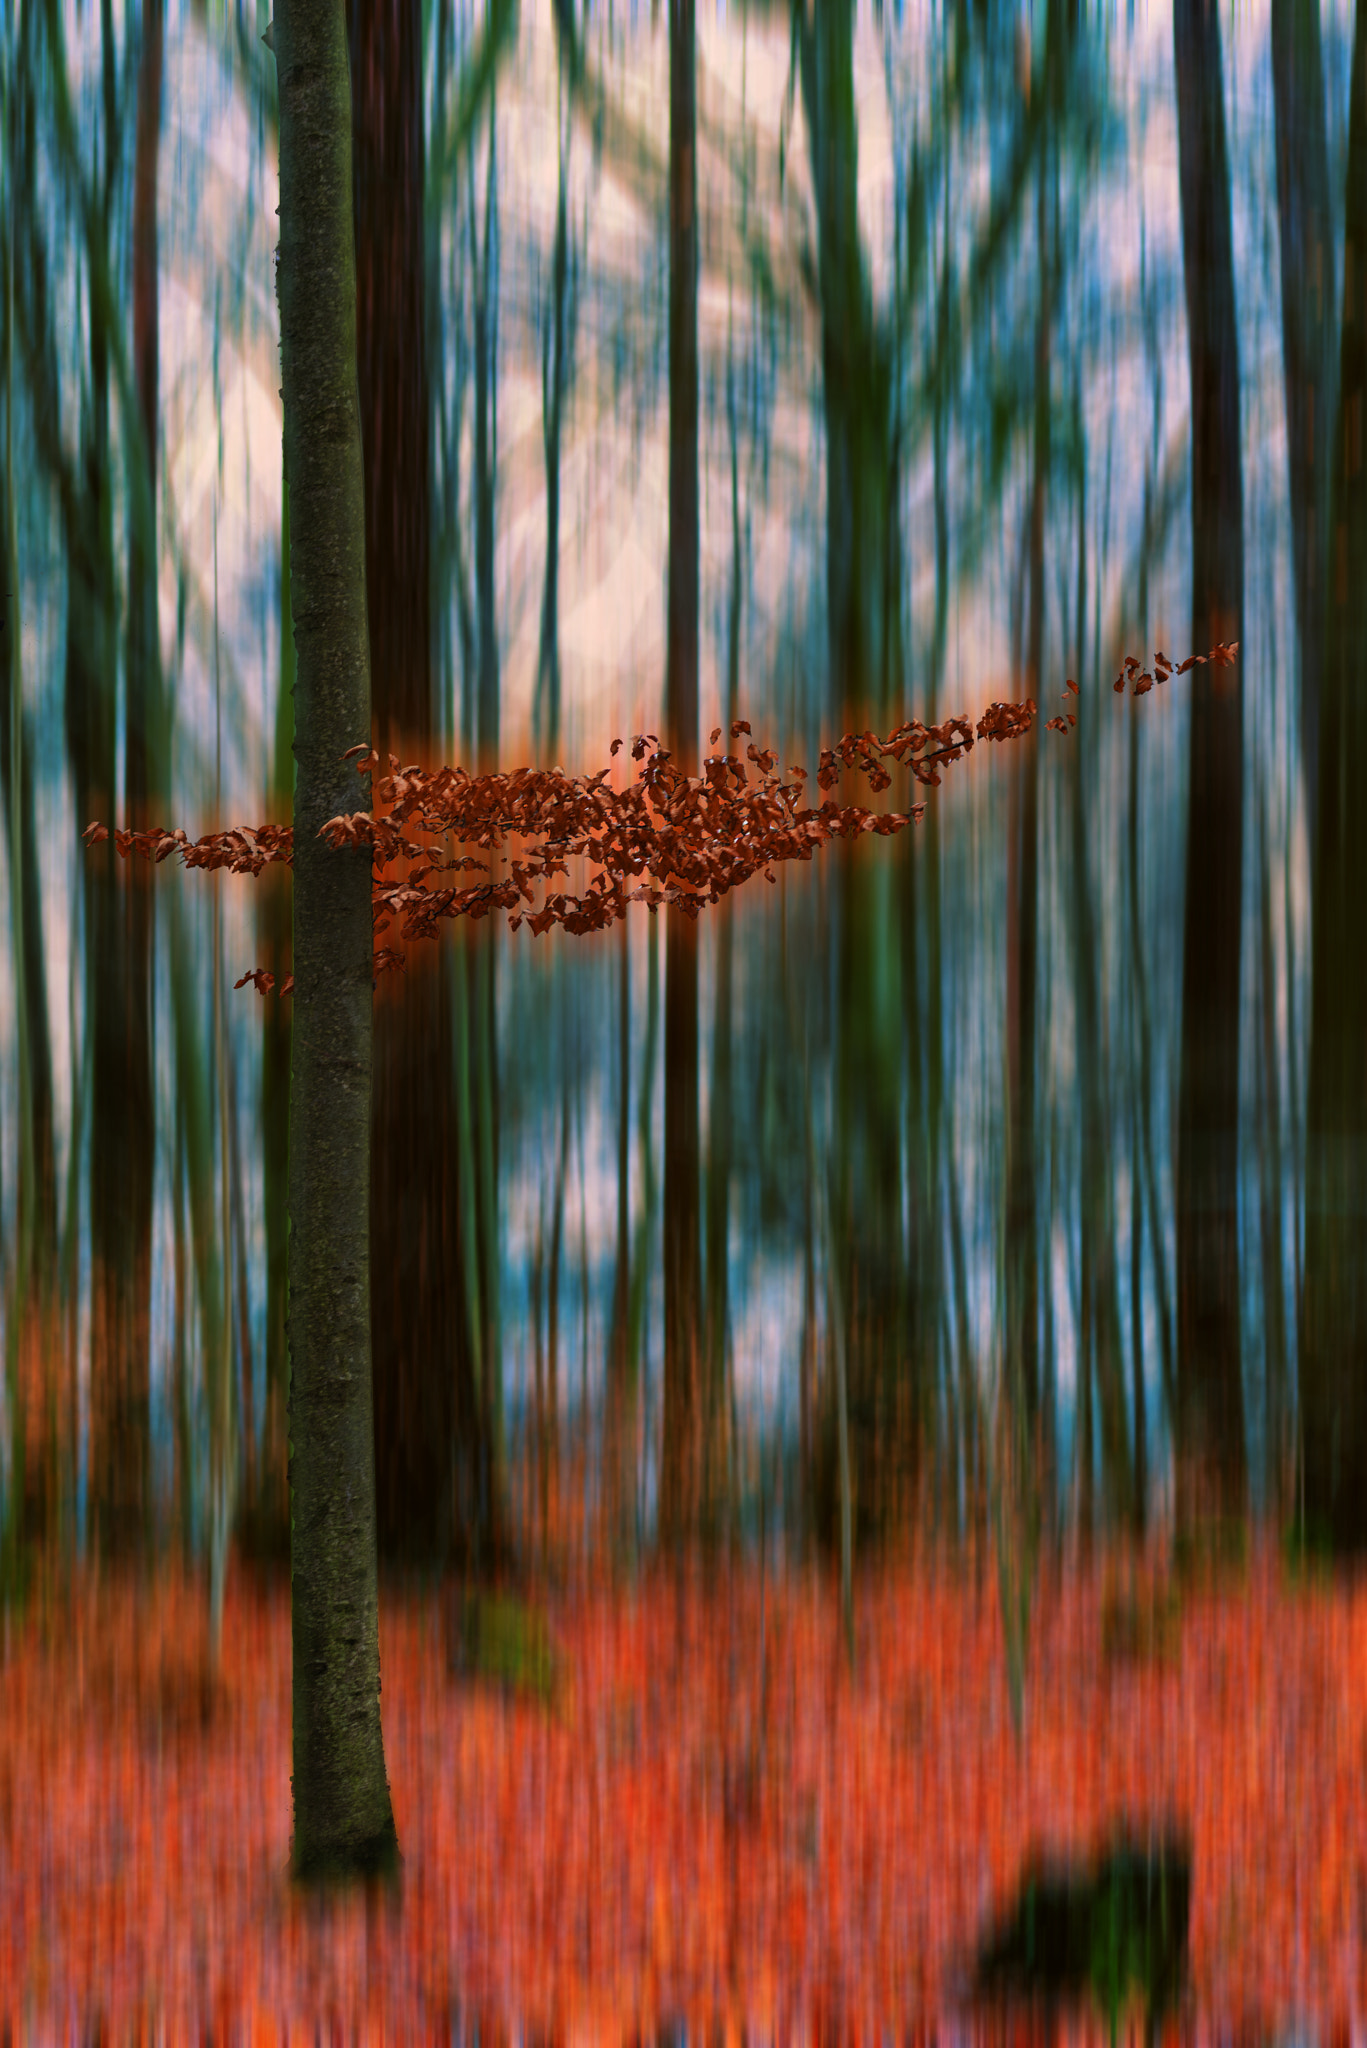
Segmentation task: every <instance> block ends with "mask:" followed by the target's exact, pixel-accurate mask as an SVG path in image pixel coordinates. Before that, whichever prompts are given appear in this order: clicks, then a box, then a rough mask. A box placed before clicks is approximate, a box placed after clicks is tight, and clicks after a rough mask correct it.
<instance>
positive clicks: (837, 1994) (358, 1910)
mask: <svg viewBox="0 0 1367 2048" xmlns="http://www.w3.org/2000/svg"><path fill="white" fill-rule="evenodd" d="M1165 1583H1166V1581H1165V1580H1164V1579H1162V1578H1154V1577H1152V1576H1151V1575H1148V1574H1141V1576H1140V1577H1139V1578H1138V1579H1137V1580H1135V1581H1134V1586H1135V1588H1136V1590H1137V1591H1138V1592H1139V1593H1141V1594H1142V1601H1141V1604H1144V1605H1146V1604H1147V1601H1148V1597H1149V1594H1150V1592H1152V1593H1153V1594H1154V1595H1155V1597H1158V1598H1161V1595H1162V1587H1163V1585H1164V1584H1165ZM1130 1584H1131V1581H1130V1577H1129V1574H1128V1572H1127V1571H1126V1572H1122V1574H1121V1575H1120V1577H1119V1579H1117V1577H1116V1574H1115V1572H1114V1571H1113V1570H1112V1569H1111V1568H1110V1567H1108V1566H1105V1565H1102V1564H1098V1565H1097V1566H1096V1567H1094V1568H1089V1569H1087V1570H1082V1569H1070V1570H1069V1572H1068V1574H1067V1576H1066V1577H1065V1578H1063V1579H1061V1580H1050V1581H1047V1582H1046V1583H1045V1584H1043V1585H1042V1586H1041V1587H1040V1589H1039V1592H1038V1597H1037V1600H1036V1604H1035V1610H1034V1617H1033V1620H1032V1633H1031V1639H1030V1645H1029V1654H1028V1666H1027V1695H1026V1697H1027V1709H1026V1732H1025V1739H1024V1743H1023V1744H1022V1745H1018V1744H1017V1743H1016V1740H1015V1737H1014V1735H1013V1733H1012V1726H1011V1717H1010V1710H1009V1704H1008V1700H1007V1688H1006V1675H1005V1655H1004V1650H1003V1646H1002V1640H1001V1629H1000V1619H999V1611H998V1607H997V1603H996V1600H995V1598H994V1597H993V1595H992V1592H991V1574H990V1573H988V1574H986V1575H985V1577H984V1576H983V1575H980V1574H977V1573H975V1572H973V1571H972V1570H968V1571H964V1570H962V1569H961V1568H958V1567H955V1566H952V1565H948V1564H947V1565H945V1566H944V1567H938V1566H935V1565H932V1564H926V1565H924V1566H922V1567H920V1568H918V1569H916V1570H911V1569H898V1570H895V1571H889V1572H888V1573H887V1574H886V1575H884V1576H882V1577H880V1578H878V1579H869V1580H867V1581H865V1582H864V1583H862V1584H861V1586H860V1587H859V1589H858V1594H857V1613H858V1677H857V1681H855V1682H852V1681H851V1679H850V1676H849V1672H848V1668H847V1666H846V1664H845V1662H844V1658H843V1654H842V1639H841V1631H840V1621H839V1603H838V1595H837V1593H836V1591H835V1590H834V1588H832V1587H830V1586H829V1585H827V1584H825V1583H824V1582H822V1581H820V1580H818V1579H816V1578H809V1577H802V1576H793V1577H787V1578H780V1579H779V1580H778V1581H777V1582H776V1581H775V1580H774V1579H773V1577H772V1576H771V1577H770V1579H769V1581H768V1584H767V1586H766V1588H765V1591H764V1594H763V1596H761V1592H760V1585H759V1580H758V1576H757V1574H755V1573H753V1572H751V1573H736V1574H735V1575H734V1576H731V1577H729V1578H724V1579H723V1580H722V1581H721V1582H720V1583H719V1584H718V1585H716V1586H715V1587H714V1588H713V1589H712V1590H710V1591H709V1590H706V1589H705V1588H704V1587H702V1586H701V1585H700V1584H696V1583H695V1584H691V1585H689V1586H687V1587H686V1588H684V1589H683V1590H682V1592H681V1591H680V1589H679V1587H678V1585H677V1583H676V1581H675V1579H674V1578H673V1576H672V1575H671V1576H670V1578H669V1579H668V1580H667V1581H664V1580H661V1581H652V1580H650V1579H647V1580H646V1581H644V1582H643V1584H642V1585H641V1586H640V1587H639V1588H638V1589H637V1591H636V1592H635V1593H634V1594H629V1593H622V1594H620V1595H618V1594H614V1593H613V1592H612V1591H611V1590H609V1589H607V1588H597V1587H592V1586H588V1587H584V1588H583V1589H581V1590H580V1591H578V1592H574V1593H562V1594H559V1595H556V1596H554V1597H551V1598H548V1599H547V1600H546V1601H545V1603H544V1606H545V1613H546V1628H547V1630H548V1632H549V1634H548V1637H547V1640H549V1639H550V1638H551V1637H553V1640H554V1646H555V1655H556V1657H557V1659H558V1660H559V1661H560V1663H561V1665H562V1668H563V1686H564V1690H565V1694H566V1702H565V1711H564V1712H563V1713H557V1714H548V1713H547V1712H546V1710H545V1706H544V1703H543V1702H542V1701H541V1700H540V1699H539V1698H537V1697H534V1696H532V1697H526V1698H524V1697H522V1696H521V1695H520V1694H519V1692H518V1690H517V1689H516V1688H510V1687H509V1686H508V1685H507V1684H506V1683H505V1682H504V1678H505V1675H506V1674H503V1673H502V1669H501V1667H500V1672H499V1674H496V1676H497V1677H498V1682H497V1683H490V1684H472V1683H471V1682H470V1680H469V1677H468V1676H465V1675H462V1676H460V1677H457V1678H453V1677H452V1676H451V1674H450V1670H449V1658H450V1654H451V1637H450V1631H449V1627H448V1625H447V1620H446V1616H445V1614H444V1611H443V1601H442V1600H441V1599H440V1598H429V1599H420V1598H418V1597H416V1596H413V1597H399V1596H397V1595H389V1596H387V1597H386V1600H385V1603H384V1606H383V1610H382V1614H383V1619H382V1624H381V1650H382V1663H383V1672H384V1714H385V1740H386V1749H387V1755H388V1760H389V1768H390V1774H391V1780H392V1784H393V1791H394V1801H395V1809H396V1817H397V1820H398V1826H399V1833H400V1840H401V1843H402V1847H403V1851H404V1857H405V1865H404V1886H403V1897H402V1905H401V1908H396V1909H394V1910H393V1911H391V1910H389V1909H387V1908H385V1907H384V1906H376V1905H371V1906H369V1907H368V1906H367V1905H366V1903H365V1902H364V1901H363V1900H358V1901H355V1902H352V1903H350V1904H347V1905H345V1906H343V1907H340V1908H337V1909H335V1910H333V1911H331V1912H329V1913H328V1914H326V1915H319V1914H318V1913H316V1912H314V1911H312V1910H310V1909H309V1908H308V1907H307V1906H306V1905H304V1904H302V1903H301V1902H299V1901H298V1900H296V1899H295V1898H294V1897H292V1896H291V1894H290V1892H289V1889H288V1887H287V1885H286V1881H285V1863H286V1857H287V1854H288V1848H289V1827H290V1815H289V1655H290V1652H289V1611H288V1596H287V1593H286V1591H285V1589H284V1588H283V1587H282V1588H280V1589H279V1590H277V1591H266V1590H262V1589H261V1588H259V1587H256V1586H253V1585H252V1584H250V1583H248V1582H247V1581H245V1580H243V1579H241V1578H239V1577H236V1576H232V1577H230V1580H229V1586H228V1593H227V1600H226V1606H225V1613H224V1624H223V1639H222V1652H221V1657H220V1659H219V1661H218V1663H217V1665H214V1663H213V1661H212V1649H211V1645H210V1642H209V1638H208V1633H207V1626H206V1618H205V1608H206V1599H205V1594H204V1590H203V1587H202V1584H196V1583H194V1582H191V1581H187V1580H185V1579H183V1578H178V1577H170V1578H168V1579H165V1580H163V1581H162V1582H160V1583H158V1584H156V1585H154V1586H144V1587H139V1586H133V1585H123V1584H119V1583H115V1582H111V1581H109V1580H108V1579H106V1580H105V1581H104V1582H103V1583H102V1584H100V1585H96V1584H95V1583H94V1582H91V1583H90V1584H88V1585H86V1586H85V1587H83V1588H80V1589H77V1590H75V1591H73V1592H71V1593H70V1594H69V1595H65V1596H63V1597H62V1598H60V1599H54V1600H51V1601H50V1602H49V1604H48V1605H47V1606H46V1607H45V1608H44V1607H43V1606H41V1605H40V1604H38V1603H35V1606H34V1608H33V1609H32V1610H31V1612H30V1614H29V1616H28V1617H27V1618H26V1619H24V1620H23V1621H22V1622H19V1621H16V1620H15V1619H14V1618H13V1617H11V1619H10V1622H9V1625H8V1632H7V1638H6V1654H5V1660H4V1673H3V1692H2V1693H0V2034H4V2033H6V2032H10V2033H12V2034H13V2035H14V2037H15V2038H16V2039H22V2040H47V2039H55V2038H66V2037H68V2036H71V2035H73V2033H74V2035H75V2037H76V2038H94V2037H95V2034H96V2032H97V2031H100V2032H101V2033H102V2037H103V2038H108V2039H112V2040H118V2041H125V2040H128V2041H131V2040H140V2039H157V2038H164V2039H170V2040H190V2039H200V2038H205V2037H207V2035H208V2034H209V2033H212V2034H213V2036H214V2038H215V2039H220V2038H222V2039H245V2040H251V2041H261V2042H278V2043H283V2042H284V2041H285V2040H286V2039H287V2038H295V2037H298V2036H302V2037H303V2038H306V2039H309V2040H312V2039H314V2038H315V2029H321V2031H322V2035H323V2038H338V2039H344V2040H348V2041H350V2040H365V2041H375V2042H381V2041H393V2042H411V2041H426V2040H435V2039H444V2040H449V2039H450V2038H451V2027H452V2019H453V2015H455V2014H457V2013H459V2014H461V2015H464V2019H465V2023H466V2025H467V2026H473V2025H474V2024H475V2023H478V2024H479V2025H480V2027H481V2029H482V2031H481V2036H480V2037H481V2038H485V2037H486V2035H487V2037H488V2038H490V2039H507V2038H515V2037H516V2032H517V2030H518V2029H525V2030H526V2033H527V2035H531V2034H537V2035H539V2037H541V2038H545V2039H549V2040H568V2039H571V2038H573V2039H579V2040H588V2041H602V2042H623V2043H625V2042H627V2041H629V2040H639V2039H646V2040H648V2039H650V2038H652V2036H653V2035H654V2034H655V2033H656V2032H657V2030H658V2029H659V2028H660V2027H661V2026H662V2025H663V2024H664V2023H665V2022H667V2021H668V2022H673V2023H675V2024H678V2025H684V2026H686V2027H687V2028H688V2032H689V2037H690V2038H693V2037H694V2034H695V2032H696V2034H697V2036H698V2037H699V2038H712V2037H713V2034H714V2032H716V2033H718V2034H727V2033H728V2030H729V2036H730V2037H731V2038H736V2039H739V2038H742V2034H743V2033H744V2035H745V2037H747V2038H751V2039H754V2038H760V2039H770V2040H792V2039H814V2038H816V2037H817V2035H818V2034H820V2035H821V2037H822V2038H829V2039H839V2040H852V2039H856V2038H868V2039H876V2038H887V2037H894V2038H905V2037H906V2036H908V2035H909V2034H910V2033H912V2032H913V2031H915V2030H925V2029H930V2030H932V2031H933V2030H934V2029H935V2027H936V2026H937V2025H941V2026H943V2025H944V2024H948V2023H949V2016H950V2015H952V2013H953V2011H954V2009H955V2000H956V1997H957V1995H958V1991H959V1989H960V1988H961V1986H962V1981H963V1972H964V1968H965V1964H966V1960H967V1959H968V1958H969V1957H970V1956H971V1954H972V1952H973V1950H974V1947H975V1945H976V1943H977V1941H978V1940H979V1938H980V1936H981V1934H982V1932H983V1930H984V1928H985V1927H987V1926H988V1925H990V1924H991V1921H992V1919H993V1916H994V1915H995V1914H997V1913H998V1912H1000V1911H1001V1909H1002V1908H1003V1906H1004V1905H1005V1904H1006V1902H1007V1901H1008V1900H1009V1899H1010V1898H1011V1896H1012V1895H1013V1892H1014V1890H1015V1888H1016V1886H1017V1884H1018V1882H1019V1879H1020V1876H1021V1873H1022V1871H1023V1870H1024V1869H1025V1868H1026V1867H1027V1866H1028V1864H1029V1862H1030V1859H1031V1858H1032V1857H1035V1856H1038V1855H1051V1854H1057V1855H1060V1856H1061V1855H1070V1856H1074V1857H1080V1858H1083V1859H1085V1857H1086V1856H1087V1855H1089V1854H1090V1853H1091V1852H1092V1850H1093V1848H1094V1847H1095V1845H1096V1844H1097V1843H1099V1842H1103V1841H1105V1840H1106V1839H1107V1838H1108V1837H1109V1836H1110V1835H1111V1834H1113V1833H1114V1832H1115V1830H1116V1828H1117V1827H1118V1826H1125V1827H1128V1828H1130V1829H1131V1830H1136V1829H1137V1830H1141V1831H1142V1829H1143V1828H1144V1827H1145V1826H1146V1825H1147V1824H1148V1823H1149V1822H1152V1823H1153V1824H1154V1825H1159V1824H1166V1823H1168V1822H1170V1821H1172V1820H1178V1821H1180V1822H1181V1824H1182V1826H1183V1829H1184V1831H1186V1832H1187V1833H1189V1834H1190V1836H1191V1839H1192V1843H1193V1851H1194V1864H1193V1892H1192V1913H1191V1958H1190V1961H1191V1981H1192V2005H1191V2007H1190V2010H1189V2012H1188V2013H1187V2014H1185V2015H1184V2020H1183V2026H1184V2033H1185V2032H1187V2031H1190V2032H1193V2033H1194V2032H1196V2031H1201V2032H1203V2033H1204V2034H1205V2035H1206V2036H1207V2037H1209V2038H1214V2037H1216V2036H1217V2035H1218V2036H1219V2037H1220V2038H1260V2039H1269V2038H1273V2037H1274V2036H1277V2035H1279V2034H1280V2035H1283V2036H1284V2035H1286V2033H1287V2032H1288V2029H1290V2028H1291V2027H1292V2026H1293V2025H1294V2026H1295V2027H1297V2028H1299V2029H1300V2030H1302V2031H1304V2030H1305V2029H1311V2030H1317V2031H1318V2032H1319V2034H1320V2036H1321V2037H1322V2038H1325V2039H1327V2038H1329V2037H1330V2034H1331V2032H1332V2030H1333V2029H1335V2028H1336V2027H1339V2026H1343V2027H1346V2026H1347V2024H1348V2022H1349V2020H1350V2019H1351V2020H1352V2021H1353V2022H1354V2024H1356V2025H1357V2026H1359V2027H1360V2026H1361V2023H1362V2017H1363V2011H1364V1989H1365V1988H1367V1987H1364V1983H1363V1978H1362V1961H1361V1955H1360V1947H1359V1935H1358V1907H1359V1901H1360V1899H1361V1897H1362V1895H1363V1890H1362V1888H1363V1884H1364V1863H1365V1861H1367V1825H1365V1824H1364V1823H1367V1812H1365V1811H1364V1797H1365V1794H1367V1787H1364V1781H1363V1771H1362V1759H1363V1755H1364V1747H1365V1746H1367V1682H1365V1681H1367V1592H1364V1591H1346V1590H1345V1591H1339V1592H1336V1593H1331V1592H1329V1591H1327V1590H1323V1589H1312V1590H1309V1591H1306V1590H1303V1589H1298V1588H1296V1587H1294V1586H1292V1585H1291V1584H1289V1583H1288V1581H1287V1580H1286V1578H1285V1577H1284V1575H1283V1573H1282V1571H1281V1568H1280V1566H1279V1564H1278V1561H1277V1559H1276V1557H1275V1555H1274V1554H1273V1553H1272V1551H1271V1550H1270V1548H1269V1549H1268V1550H1265V1551H1259V1552H1257V1553H1256V1554H1255V1556H1254V1558H1253V1559H1252V1561H1251V1563H1250V1566H1249V1570H1248V1572H1247V1575H1246V1577H1245V1579H1244V1581H1243V1583H1242V1584H1241V1585H1238V1586H1231V1585H1228V1584H1227V1585H1225V1586H1224V1587H1223V1588H1219V1589H1216V1588H1212V1589H1209V1590H1206V1591H1202V1592H1199V1593H1194V1594H1192V1595H1191V1596H1190V1597H1189V1598H1188V1599H1187V1600H1186V1601H1184V1603H1183V1606H1182V1609H1181V1613H1180V1617H1179V1618H1178V1619H1177V1620H1176V1621H1175V1622H1174V1624H1173V1626H1174V1629H1175V1637H1174V1641H1173V1643H1172V1644H1171V1645H1170V1646H1169V1645H1166V1644H1165V1646H1164V1654H1163V1655H1162V1656H1161V1657H1149V1656H1143V1657H1142V1658H1140V1659H1139V1660H1138V1661H1135V1660H1127V1661H1126V1662H1125V1663H1123V1664H1121V1665H1115V1664H1113V1663H1112V1662H1110V1661H1109V1660H1108V1659H1107V1658H1106V1656H1105V1655H1104V1654H1103V1638H1104V1631H1105V1615H1106V1611H1107V1607H1108V1602H1110V1601H1111V1598H1112V1594H1113V1592H1114V1590H1115V1589H1116V1587H1117V1586H1120V1587H1123V1588H1124V1589H1125V1590H1126V1591H1127V1592H1128V1590H1129V1588H1130ZM761 1597H762V1598H763V1606H762V1607H761ZM538 1611H539V1610H538ZM503 1621H506V1616H504V1617H503V1619H502V1620H501V1621H500V1627H503ZM483 1626H484V1624H483V1620H481V1644H482V1639H483V1637H482V1632H483ZM523 1626H524V1623H523V1620H522V1619H521V1617H519V1621H518V1627H519V1629H521V1628H522V1627H523ZM527 1626H530V1624H527ZM536 1627H537V1630H539V1628H540V1624H539V1623H537V1624H536ZM495 1633H496V1634H497V1633H498V1631H497V1630H496V1631H495ZM506 1633H507V1630H506V1628H505V1629H504V1634H505V1635H506ZM465 1636H468V1629H466V1630H465ZM462 1639H463V1640H464V1637H463V1638H462ZM528 1640H529V1641H530V1640H531V1637H528ZM536 1640H537V1641H538V1642H539V1641H540V1640H541V1638H540V1636H539V1634H537V1636H536ZM499 1642H500V1646H501V1647H502V1643H503V1637H502V1636H500V1637H499ZM520 1642H521V1639H520V1638H519V1644H520ZM761 1648H762V1652H763V1654H762V1656H761ZM521 1654H522V1649H521V1647H519V1656H520V1655H521ZM182 1695H183V1698H182ZM206 1699H207V1700H208V1701H209V1703H210V1705H209V1708H208V1711H207V1712H206V1711H205V1710H204V1707H203V1702H204V1701H205V1700H206ZM957 2037H958V2038H962V2039H965V2040H969V2039H972V2038H974V2036H973V2034H972V2033H971V2031H970V2030H968V2029H967V2028H966V2027H965V2026H964V2025H963V2024H959V2025H958V2027H957Z"/></svg>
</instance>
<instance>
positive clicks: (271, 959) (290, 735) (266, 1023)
mask: <svg viewBox="0 0 1367 2048" xmlns="http://www.w3.org/2000/svg"><path fill="white" fill-rule="evenodd" d="M293 808H294V617H293V613H292V610H291V606H290V494H289V483H288V480H283V482H282V490H281V506H280V686H279V695H278V697H277V699H276V708H275V732H274V735H273V737H272V746H271V801H270V814H271V817H272V818H273V819H280V820H282V821H283V820H285V819H287V818H288V817H289V816H290V815H291V813H292V811H293ZM292 893H293V882H292V879H291V877H290V875H289V873H288V872H287V871H285V870H283V869H278V870H275V871H271V870H267V872H266V873H265V874H263V875H262V876H261V877H260V879H259V881H258V883H257V898H256V914H257V931H258V933H259V936H260V942H261V955H260V957H261V959H262V962H263V964H264V965H265V966H266V967H268V968H269V969H270V971H271V973H272V974H274V975H275V977H276V979H277V981H282V980H283V979H284V977H285V976H286V975H287V974H288V973H289V971H290V964H291V963H290V918H291V903H292ZM290 1009H291V1006H290V1004H289V1003H288V1002H285V1001H283V1000H280V999H277V998H275V997H272V998H270V999H269V1000H268V1001H267V1002H265V1003H263V1004H262V1019H261V1151H262V1179H263V1182H264V1195H265V1204H264V1206H265V1234H266V1342H265V1354H266V1356H265V1365H266V1403H265V1413H264V1415H263V1416H262V1419H261V1455H260V1458H259V1459H258V1460H257V1461H256V1464H255V1466H254V1468H253V1484H252V1486H251V1488H250V1491H249V1492H248V1494H247V1497H246V1498H245V1500H244V1502H243V1515H242V1522H241V1529H240V1536H241V1541H242V1542H243V1544H244V1545H245V1547H246V1548H247V1549H248V1550H250V1551H251V1552H252V1553H253V1554H254V1555H256V1556H258V1557H261V1558H265V1559H269V1560H271V1561H274V1562H276V1563H285V1562H287V1561H288V1558H289V1548H290V1525H289V1476H288V1470H287V1466H288V1456H289V1451H288V1432H287V1429H286V1422H285V1413H286V1407H287V1404H288V1399H289V1352H288V1345H287V1340H286V1329H285V1321H286V1304H287V1300H288V1287H289V1156H290V1155H289V1115H290ZM372 1171H373V1167H372Z"/></svg>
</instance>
